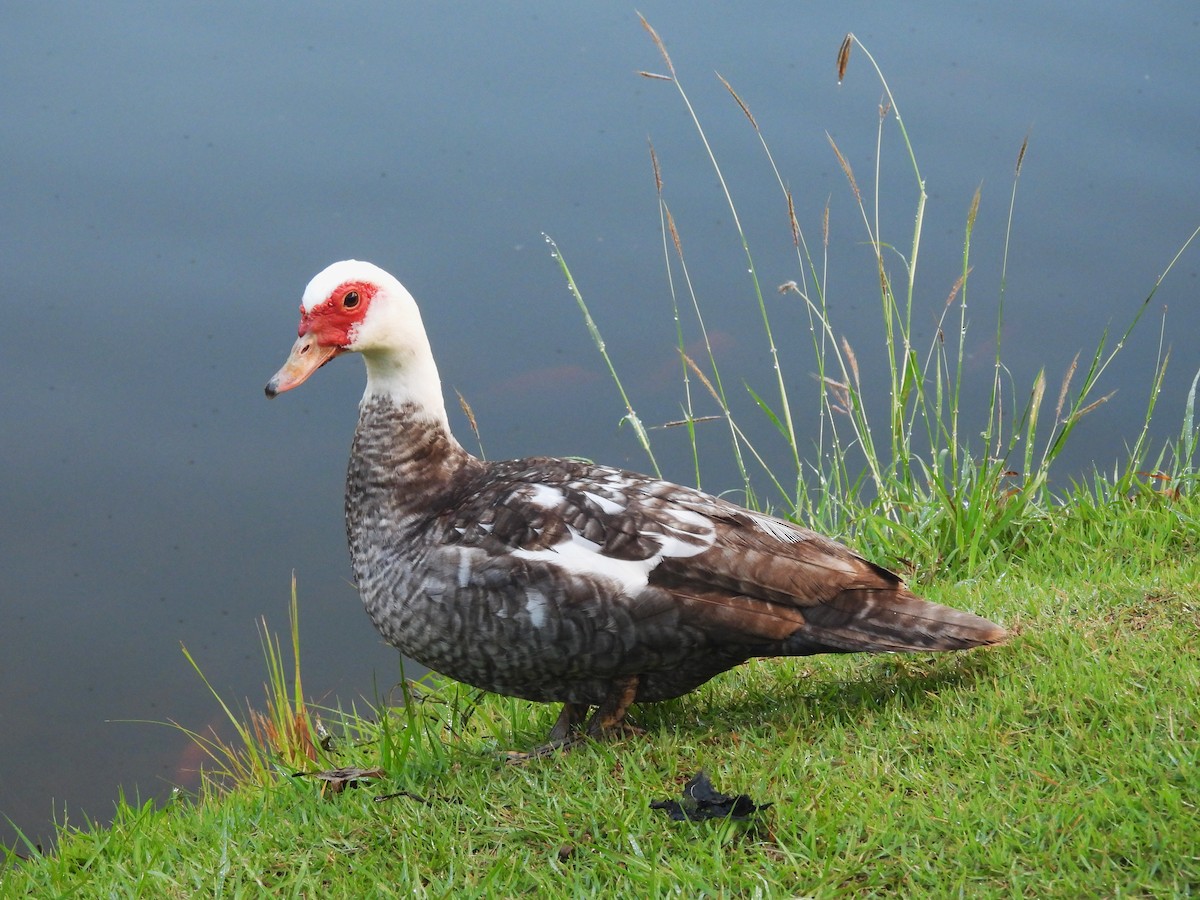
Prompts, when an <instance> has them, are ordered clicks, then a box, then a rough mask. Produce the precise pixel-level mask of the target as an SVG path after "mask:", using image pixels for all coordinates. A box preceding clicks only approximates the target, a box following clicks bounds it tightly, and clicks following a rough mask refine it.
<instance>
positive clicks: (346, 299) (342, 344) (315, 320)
mask: <svg viewBox="0 0 1200 900" xmlns="http://www.w3.org/2000/svg"><path fill="white" fill-rule="evenodd" d="M377 289H378V288H377V286H376V285H374V284H372V283H370V282H368V281H345V282H343V283H342V284H339V285H338V286H337V287H336V288H334V289H333V290H332V291H331V292H330V293H329V296H328V297H326V298H325V299H324V300H322V301H321V302H320V303H318V304H316V305H315V306H314V307H313V308H312V309H306V308H305V307H304V305H303V304H301V305H300V327H299V329H297V330H298V333H299V337H298V338H297V340H296V343H295V344H293V345H292V352H291V354H290V355H289V356H288V358H287V362H285V363H284V364H283V368H281V369H280V370H279V371H278V372H276V373H275V377H274V378H272V379H271V380H270V381H269V382H268V383H267V389H266V392H267V396H268V397H274V396H275V395H276V394H282V393H283V392H284V391H290V390H291V389H292V388H294V387H299V386H300V385H301V384H303V383H304V382H305V381H306V380H307V379H308V376H310V375H311V374H312V373H313V372H315V371H317V369H319V368H321V366H323V365H325V363H327V362H329V361H330V360H331V359H333V358H334V357H335V356H337V355H338V354H339V353H342V352H343V351H345V350H346V349H347V347H349V345H350V344H351V343H352V342H353V337H352V333H353V331H354V326H355V325H357V324H358V323H359V322H361V321H362V320H363V317H364V316H365V315H366V314H367V308H368V307H369V306H370V305H371V300H372V299H373V298H374V297H375V292H376V290H377Z"/></svg>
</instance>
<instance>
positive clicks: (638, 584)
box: [510, 510, 716, 618]
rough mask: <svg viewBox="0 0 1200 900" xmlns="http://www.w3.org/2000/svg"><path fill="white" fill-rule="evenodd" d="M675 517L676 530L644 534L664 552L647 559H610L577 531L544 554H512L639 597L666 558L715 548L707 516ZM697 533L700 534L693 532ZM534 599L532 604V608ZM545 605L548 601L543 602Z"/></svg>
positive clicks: (519, 551) (677, 514)
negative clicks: (609, 583)
mask: <svg viewBox="0 0 1200 900" xmlns="http://www.w3.org/2000/svg"><path fill="white" fill-rule="evenodd" d="M671 515H672V516H674V518H675V519H676V521H677V522H679V524H680V526H685V525H686V526H690V528H687V527H675V526H672V525H671V524H670V523H666V522H663V523H661V524H663V525H664V526H666V529H667V530H666V533H660V532H657V531H654V532H643V534H645V535H646V536H647V537H650V538H653V539H655V540H657V541H658V542H659V543H660V545H661V548H662V549H661V550H660V552H659V553H656V554H655V555H654V556H651V557H648V558H646V559H618V558H617V557H614V556H606V555H605V554H604V553H602V552H601V547H600V545H599V544H597V543H596V542H595V541H589V540H588V539H587V538H585V537H583V536H582V535H581V534H579V532H577V531H576V530H575V529H574V528H568V529H567V531H568V533H569V534H570V539H569V540H565V541H562V542H560V543H558V544H555V545H554V546H553V547H546V548H544V549H542V550H529V549H525V548H517V549H515V550H512V551H510V552H511V553H512V555H513V556H515V557H518V558H519V559H529V560H538V561H540V562H546V563H550V564H551V565H555V566H558V567H559V568H562V569H566V570H567V571H568V572H572V573H574V574H576V575H580V576H585V577H589V578H596V577H600V578H607V579H609V580H610V581H613V582H616V584H617V585H618V586H619V587H620V589H621V590H622V591H623V592H624V593H625V594H627V595H629V596H636V595H637V594H638V593H640V592H641V591H642V590H643V589H645V587H646V585H647V584H648V583H649V581H650V573H651V572H653V571H654V569H655V568H656V567H657V566H658V564H659V563H660V562H662V560H663V557H674V558H680V557H687V556H696V555H697V554H700V553H703V552H704V551H705V550H707V549H708V548H709V547H711V546H712V544H713V541H714V540H715V539H716V530H715V529H714V528H713V525H712V523H711V522H709V521H708V519H706V518H705V517H704V516H702V515H700V514H698V513H693V512H690V511H687V510H674V511H673V512H672V513H671ZM691 529H696V530H691ZM672 531H673V532H676V533H677V534H679V535H683V537H674V536H673V535H672V534H671V533H670V532H672ZM532 603H533V601H532V599H531V600H530V601H529V604H532ZM529 604H527V607H526V608H527V609H529V613H530V617H531V618H532V617H533V616H534V611H533V609H532V608H531V607H530V606H529ZM543 604H544V601H543Z"/></svg>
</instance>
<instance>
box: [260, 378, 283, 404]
mask: <svg viewBox="0 0 1200 900" xmlns="http://www.w3.org/2000/svg"><path fill="white" fill-rule="evenodd" d="M263 393H264V394H266V395H267V399H268V400H273V399H274V398H275V397H277V396H278V395H279V379H278V378H272V379H271V380H270V381H268V382H267V386H266V387H265V388H263Z"/></svg>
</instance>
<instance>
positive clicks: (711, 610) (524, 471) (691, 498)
mask: <svg viewBox="0 0 1200 900" xmlns="http://www.w3.org/2000/svg"><path fill="white" fill-rule="evenodd" d="M346 352H355V353H360V354H362V356H363V359H364V360H365V361H366V367H367V387H366V392H365V394H364V395H363V399H362V402H361V404H360V406H359V419H358V428H357V430H356V431H355V434H354V443H353V447H352V449H351V453H350V467H349V474H348V476H347V479H346V531H347V536H348V538H349V544H350V555H351V559H352V562H353V569H354V576H355V579H356V581H357V585H358V590H359V591H360V593H361V594H362V599H363V603H364V604H365V606H366V609H367V613H368V614H369V615H370V617H371V620H372V621H373V622H374V623H375V627H376V628H378V629H379V631H380V633H381V634H382V635H383V637H384V638H385V639H386V640H387V641H388V642H389V643H390V644H392V645H394V646H395V647H397V648H399V649H400V651H401V652H403V653H404V654H406V655H407V656H409V657H410V658H412V659H414V660H416V661H417V662H419V663H421V664H423V665H425V666H427V667H429V668H430V669H432V670H434V671H436V672H439V673H442V674H444V675H448V676H450V677H451V678H454V679H457V680H458V681H463V682H466V683H467V684H470V685H474V686H476V687H479V688H484V689H486V690H489V691H494V692H496V693H500V694H507V695H511V696H515V697H523V698H525V699H528V700H537V701H545V702H555V701H556V702H561V703H563V704H564V706H563V710H562V714H561V715H560V716H559V718H558V721H557V722H556V724H555V726H554V728H553V729H552V730H551V733H550V738H549V743H548V744H547V745H546V746H547V747H554V746H560V745H563V744H567V743H569V742H571V741H572V740H574V739H575V737H576V736H577V735H578V734H579V733H580V732H581V730H585V731H586V733H587V734H588V735H590V736H593V737H595V736H600V735H603V734H604V733H606V732H610V731H614V730H618V729H620V727H621V726H622V723H623V721H624V718H625V714H626V711H627V710H628V708H629V706H630V704H631V703H634V702H650V701H655V700H667V699H670V698H673V697H678V696H680V695H682V694H685V693H687V692H689V691H692V690H694V689H695V688H697V687H698V686H699V685H701V684H703V683H704V682H706V681H708V680H709V679H710V678H712V677H713V676H715V675H717V674H719V673H721V672H724V671H726V670H727V669H730V668H732V667H734V666H736V665H739V664H740V663H743V662H745V661H746V660H748V659H750V658H752V657H770V656H805V655H809V654H814V653H846V652H855V651H867V652H876V653H878V652H891V651H932V650H962V649H965V648H969V647H976V646H980V645H987V644H996V643H999V642H1001V641H1003V640H1004V639H1005V637H1006V633H1005V631H1004V629H1003V628H1001V627H1000V626H998V625H996V624H994V623H992V622H989V621H988V620H986V619H983V618H980V617H979V616H975V615H972V614H970V613H966V612H961V611H959V610H956V609H951V608H949V607H946V606H941V605H939V604H935V603H931V602H928V601H925V600H921V599H920V598H918V597H916V596H914V595H913V594H912V593H911V592H910V591H909V590H908V588H907V587H906V586H905V584H904V583H903V581H901V579H900V578H899V577H898V576H896V575H894V574H893V573H891V572H889V571H887V570H886V569H883V568H881V567H879V566H877V565H874V564H873V563H871V562H868V561H867V560H865V559H863V558H862V557H860V556H858V555H857V554H856V553H854V552H853V551H852V550H850V549H848V548H847V547H844V546H843V545H841V544H838V543H835V542H834V541H831V540H829V539H827V538H825V537H822V536H821V535H819V534H817V533H815V532H813V531H810V530H808V529H806V528H802V527H800V526H798V525H795V524H793V523H792V522H788V521H784V520H783V519H779V518H775V517H772V516H768V515H764V514H762V513H758V512H753V511H751V510H748V509H743V508H741V507H739V506H737V505H735V504H733V503H729V502H727V501H725V500H721V499H718V498H716V497H712V496H710V495H708V494H705V493H702V492H701V491H698V490H695V489H692V488H688V487H682V486H680V485H677V484H671V483H668V482H665V481H662V480H660V479H658V478H652V477H649V476H645V475H638V474H635V473H632V472H626V471H622V470H619V469H614V468H608V467H605V466H600V465H591V464H589V463H585V462H581V461H578V460H574V459H555V458H550V457H531V458H528V459H518V460H512V461H507V462H485V461H482V460H480V459H477V458H475V457H474V456H472V455H471V454H470V453H468V452H467V451H466V450H464V449H463V447H462V446H461V445H460V444H459V443H458V441H456V440H455V439H454V436H453V435H452V434H451V433H450V428H449V424H448V420H447V418H446V408H445V403H444V401H443V398H442V388H441V382H440V380H439V378H438V371H437V367H436V365H435V364H434V360H433V354H432V352H431V350H430V347H429V340H428V338H427V337H426V334H425V328H424V326H423V324H422V322H421V314H420V312H419V310H418V309H417V304H416V302H415V301H414V300H413V298H412V296H411V295H410V294H409V292H408V291H407V290H405V288H404V287H403V286H402V285H401V284H400V282H399V281H397V280H396V279H395V278H393V277H392V276H391V275H389V274H388V273H387V272H385V271H384V270H382V269H380V268H379V267H377V266H375V265H372V264H370V263H366V262H359V261H355V260H347V261H344V262H338V263H334V264H333V265H331V266H329V267H328V268H327V269H325V270H324V271H323V272H321V273H320V274H318V275H317V276H316V277H315V278H313V280H312V281H311V282H310V283H309V285H308V287H307V289H306V290H305V292H304V297H303V301H302V303H301V307H300V328H299V339H298V340H297V341H296V343H295V345H294V346H293V347H292V351H291V355H290V356H289V357H288V360H287V362H286V363H285V364H284V366H283V368H281V369H280V370H279V372H278V373H276V375H275V377H274V378H272V379H271V380H270V382H269V383H268V384H267V387H266V393H267V396H268V397H274V396H275V395H277V394H280V393H282V392H284V391H288V390H291V389H292V388H294V387H297V386H299V385H300V384H301V383H302V382H304V380H305V379H307V378H308V377H309V376H310V375H311V374H312V373H313V372H315V371H316V370H317V369H318V368H320V367H321V366H323V365H324V364H325V363H327V362H329V361H330V360H331V359H333V358H334V357H335V356H338V355H340V354H342V353H346ZM593 706H594V707H597V709H596V711H595V712H594V713H593V714H592V716H591V718H590V720H588V722H587V725H586V729H584V728H583V722H584V720H585V718H586V717H587V715H588V712H589V710H590V709H591V707H593Z"/></svg>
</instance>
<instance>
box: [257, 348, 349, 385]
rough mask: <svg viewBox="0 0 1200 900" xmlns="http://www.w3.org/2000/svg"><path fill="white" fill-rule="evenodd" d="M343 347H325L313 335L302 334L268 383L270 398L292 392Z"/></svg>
mask: <svg viewBox="0 0 1200 900" xmlns="http://www.w3.org/2000/svg"><path fill="white" fill-rule="evenodd" d="M341 349H342V348H341V347H336V346H335V347H323V346H321V344H319V343H318V342H317V339H316V337H315V336H313V335H312V334H302V335H300V337H299V338H298V339H297V340H296V343H295V344H293V345H292V352H291V353H290V354H289V355H288V358H287V362H285V363H284V364H283V368H281V369H280V370H279V371H278V372H276V373H275V377H274V378H272V379H271V380H270V381H268V382H267V387H266V392H267V396H268V397H274V396H275V395H276V394H282V393H283V392H284V391H290V390H291V389H292V388H294V387H299V386H300V385H302V384H304V382H305V381H307V380H308V376H309V375H311V374H312V373H313V372H315V371H317V369H319V368H321V366H323V365H325V363H327V362H329V361H330V360H331V359H333V358H334V357H335V356H337V355H338V354H339V353H340V352H341Z"/></svg>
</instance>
